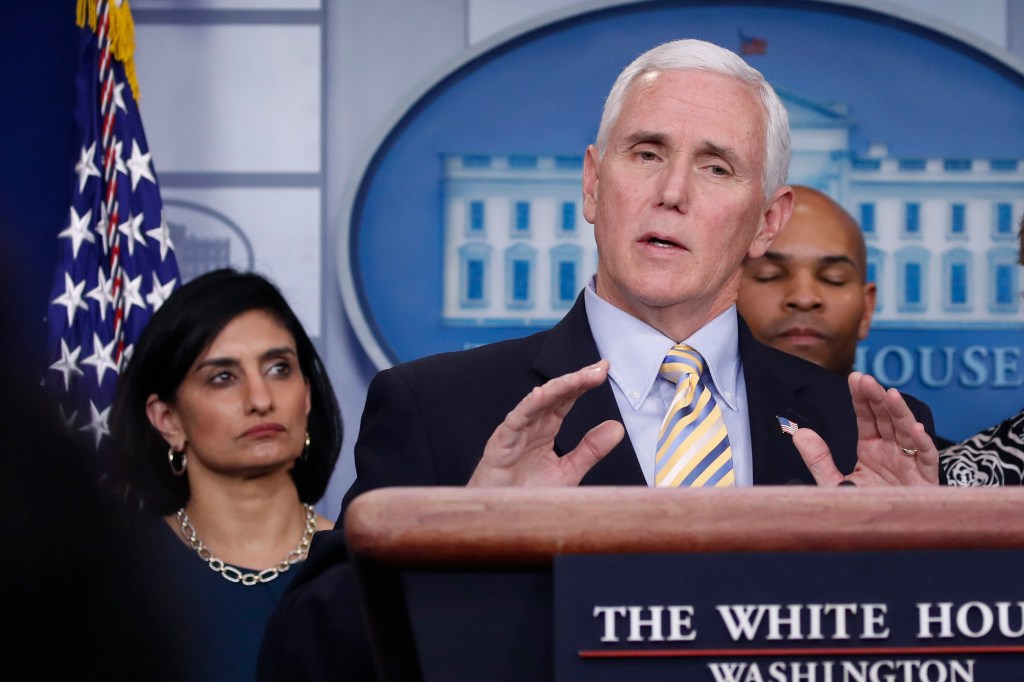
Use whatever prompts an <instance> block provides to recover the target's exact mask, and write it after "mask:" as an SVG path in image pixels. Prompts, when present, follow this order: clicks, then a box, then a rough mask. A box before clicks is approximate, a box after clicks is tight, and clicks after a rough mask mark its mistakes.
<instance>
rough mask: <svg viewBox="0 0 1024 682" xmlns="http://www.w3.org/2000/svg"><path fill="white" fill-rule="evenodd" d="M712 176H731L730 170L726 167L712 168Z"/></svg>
mask: <svg viewBox="0 0 1024 682" xmlns="http://www.w3.org/2000/svg"><path fill="white" fill-rule="evenodd" d="M711 174H712V175H721V176H725V175H728V174H729V169H728V168H726V167H725V166H711Z"/></svg>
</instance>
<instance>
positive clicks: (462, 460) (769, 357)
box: [261, 295, 934, 679]
mask: <svg viewBox="0 0 1024 682" xmlns="http://www.w3.org/2000/svg"><path fill="white" fill-rule="evenodd" d="M739 334H740V336H739V352H740V359H741V361H742V363H743V371H744V376H745V381H746V387H747V405H748V411H749V415H750V436H751V445H752V450H753V473H754V483H755V484H756V485H779V484H791V483H798V484H813V483H814V479H813V477H812V476H811V474H810V472H809V471H808V469H807V467H806V466H805V465H804V463H803V460H801V458H800V455H799V453H798V452H797V450H796V447H795V446H794V445H793V443H792V438H791V437H790V436H789V435H787V434H785V433H783V432H782V430H781V429H780V427H779V423H778V417H780V416H781V417H787V418H789V419H790V420H792V421H794V422H796V423H797V424H798V425H799V426H801V427H810V428H812V429H814V430H815V431H816V432H817V433H818V434H819V435H821V437H822V438H824V439H825V442H827V443H828V444H829V446H830V448H831V450H832V454H833V456H834V458H835V461H836V465H837V466H838V467H839V469H840V470H842V471H851V470H852V469H853V467H854V465H855V463H856V459H857V456H856V446H857V423H856V417H855V415H854V412H853V404H852V401H851V398H850V392H849V387H848V385H847V382H846V380H845V379H843V378H842V377H839V376H837V375H835V374H833V373H832V372H830V371H828V370H825V369H822V368H821V367H818V366H817V365H815V364H813V363H810V362H807V361H806V360H802V359H800V358H797V357H795V356H792V355H788V354H786V353H783V352H781V351H777V350H775V349H773V348H770V347H768V346H766V345H764V344H762V343H760V342H759V341H757V340H755V339H754V337H753V335H752V334H751V333H750V330H749V328H748V327H747V325H746V323H745V322H743V320H742V319H740V321H739ZM598 360H600V357H599V355H598V352H597V345H596V344H595V342H594V338H593V335H592V334H591V331H590V325H589V322H588V320H587V315H586V310H585V306H584V304H583V296H582V295H581V296H580V297H579V298H578V299H577V301H576V304H575V306H574V307H573V308H572V310H570V311H569V313H568V314H567V315H566V316H565V317H564V318H563V319H562V320H561V321H560V322H559V323H558V324H557V325H555V326H554V327H553V328H551V329H550V330H547V331H543V332H540V333H537V334H534V335H532V336H528V337H525V338H521V339H514V340H510V341H503V342H499V343H494V344H490V345H487V346H481V347H479V348H475V349H472V350H466V351H460V352H455V353H444V354H440V355H434V356H431V357H427V358H423V359H420V360H415V361H412V362H408V363H404V364H400V365H396V366H395V367H392V368H390V369H387V370H384V371H382V372H380V373H378V374H377V376H376V377H375V378H374V379H373V381H372V382H371V384H370V387H369V391H368V393H367V399H366V406H365V409H364V411H363V418H362V422H361V424H360V428H359V437H358V439H357V441H356V445H355V460H356V481H355V483H354V484H353V485H352V487H351V488H350V489H349V491H348V493H347V494H346V495H345V498H344V501H343V502H342V511H341V515H340V516H339V518H338V523H337V528H338V529H339V530H334V531H329V532H327V533H317V534H316V537H315V538H314V544H313V547H312V549H311V551H310V554H309V558H308V559H307V561H306V562H305V564H304V565H303V566H302V568H301V572H300V574H299V575H297V576H296V578H295V580H294V582H293V586H292V588H291V589H290V591H289V593H288V594H287V595H286V596H285V598H284V599H283V600H282V602H281V604H280V606H279V607H278V611H277V612H276V613H275V615H274V616H273V617H272V618H271V624H270V627H269V628H268V631H267V634H266V636H265V638H264V644H263V651H262V657H261V675H262V676H263V677H262V679H274V674H275V673H277V672H278V671H280V674H285V673H286V672H288V671H290V672H291V674H293V675H296V679H299V678H302V679H321V676H322V677H323V678H324V679H326V678H329V677H330V675H331V671H332V670H333V671H334V674H337V673H338V671H345V670H348V671H351V672H355V670H353V666H354V665H356V661H355V660H354V657H356V656H358V655H359V653H360V651H361V649H362V647H365V646H366V643H365V640H360V641H359V642H357V641H355V640H352V639H351V638H352V637H353V636H359V633H358V626H357V625H353V624H351V623H348V624H343V623H342V622H341V620H342V619H341V615H342V613H343V612H344V611H345V610H347V609H349V608H351V609H355V608H356V605H355V596H354V589H353V588H352V587H351V585H349V586H347V587H345V586H344V582H345V581H346V580H349V577H347V576H344V573H345V570H344V568H342V565H343V563H344V562H345V561H346V560H347V557H346V552H345V548H344V538H343V536H342V531H341V530H340V529H341V528H342V527H343V524H342V522H343V520H344V514H345V510H346V509H347V508H348V505H349V503H350V502H351V501H352V500H353V499H354V498H355V497H356V496H357V495H359V494H361V493H364V492H367V491H369V490H373V489H375V488H380V487H386V486H424V485H428V486H429V485H444V486H461V485H465V484H466V482H467V481H468V480H469V478H470V476H471V475H472V473H473V471H474V469H475V468H476V465H477V463H478V462H479V460H480V456H481V455H482V454H483V450H484V445H485V444H486V443H487V439H488V438H490V436H491V433H492V432H493V431H494V429H495V427H497V425H498V424H500V423H501V422H502V420H504V418H505V415H506V414H507V413H508V412H509V411H511V410H512V408H513V407H515V405H516V404H517V403H518V402H519V401H520V400H522V398H523V397H524V396H526V394H527V393H529V392H530V390H531V389H533V388H534V387H536V386H540V385H541V384H543V383H544V382H546V381H548V380H549V379H553V378H555V377H557V376H561V375H563V374H566V373H568V372H572V371H575V370H577V369H580V368H581V367H585V366H587V365H590V364H593V363H595V362H597V361H598ZM908 402H909V403H910V404H911V409H913V410H914V412H915V415H916V416H917V418H918V420H920V421H921V422H922V423H923V424H924V425H925V427H926V428H927V429H928V431H929V433H934V427H933V425H932V417H931V412H930V411H929V410H928V408H927V407H926V406H925V405H924V404H923V403H920V402H919V401H916V400H913V399H909V400H908ZM607 419H615V420H618V421H621V416H620V414H619V410H618V406H617V404H616V402H615V397H614V395H613V394H612V389H611V385H610V384H609V383H608V382H605V383H604V384H602V385H601V386H599V387H597V388H595V389H593V390H591V391H589V392H587V393H586V394H584V395H583V396H582V397H580V398H579V399H578V400H577V401H576V404H575V405H574V406H573V408H572V409H571V410H570V411H569V413H568V415H567V416H566V418H565V420H564V422H563V424H562V428H561V430H560V431H559V433H558V435H557V437H556V439H555V448H556V450H557V451H558V452H559V453H565V452H569V451H571V450H572V449H573V448H574V447H576V445H577V444H578V443H579V441H580V439H581V438H582V437H583V435H584V434H585V433H586V432H587V431H588V430H590V429H591V428H593V427H594V426H596V425H597V424H599V423H601V422H602V421H605V420H607ZM582 484H583V485H646V482H645V480H644V476H643V473H642V471H641V469H640V465H639V462H638V460H637V457H636V454H635V452H634V450H633V446H632V444H631V443H630V440H629V437H628V436H627V437H626V438H624V439H623V441H622V442H621V443H620V444H619V445H618V446H617V447H616V448H615V449H614V450H613V451H612V452H611V453H609V454H608V455H607V456H606V457H605V458H604V459H603V460H602V461H601V462H599V463H598V464H597V465H596V466H595V467H594V468H593V469H592V470H591V471H590V472H589V473H588V474H587V475H586V476H585V477H584V478H583V482H582ZM343 638H349V640H348V644H350V645H351V647H342V641H341V640H342V639H343ZM318 642H319V644H318ZM362 653H363V655H366V652H362ZM359 665H360V666H363V665H368V661H361V662H359ZM359 670H363V668H362V667H360V668H359ZM298 671H302V672H301V673H298V674H297V672H298ZM365 674H366V675H368V677H366V678H361V677H358V676H356V677H353V679H371V677H369V675H370V673H369V672H368V671H367V672H365ZM306 675H308V676H309V677H306Z"/></svg>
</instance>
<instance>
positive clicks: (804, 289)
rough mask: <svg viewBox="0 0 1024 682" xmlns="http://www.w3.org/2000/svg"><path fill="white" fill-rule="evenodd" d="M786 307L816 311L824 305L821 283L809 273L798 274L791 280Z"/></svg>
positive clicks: (787, 291)
mask: <svg viewBox="0 0 1024 682" xmlns="http://www.w3.org/2000/svg"><path fill="white" fill-rule="evenodd" d="M784 302H785V305H786V307H788V308H794V309H796V310H816V309H818V308H821V307H822V306H823V305H824V298H823V297H822V295H821V282H819V281H818V278H817V277H815V276H814V274H813V273H809V272H798V273H796V274H794V275H792V276H791V277H790V278H789V286H788V287H787V289H786V297H785V300H784Z"/></svg>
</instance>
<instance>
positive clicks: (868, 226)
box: [860, 204, 875, 235]
mask: <svg viewBox="0 0 1024 682" xmlns="http://www.w3.org/2000/svg"><path fill="white" fill-rule="evenodd" d="M860 229H861V231H863V232H864V234H866V235H873V234H874V233H875V205H874V204H861V205H860Z"/></svg>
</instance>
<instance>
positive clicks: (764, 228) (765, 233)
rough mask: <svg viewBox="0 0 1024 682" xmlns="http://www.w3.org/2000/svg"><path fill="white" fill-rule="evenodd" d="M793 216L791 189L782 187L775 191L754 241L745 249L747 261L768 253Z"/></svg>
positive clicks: (787, 186)
mask: <svg viewBox="0 0 1024 682" xmlns="http://www.w3.org/2000/svg"><path fill="white" fill-rule="evenodd" d="M791 215H793V188H792V187H790V186H789V185H783V186H782V187H780V188H778V189H777V190H775V195H774V196H773V197H772V200H771V201H770V202H768V204H767V208H765V211H764V216H763V219H762V220H761V226H760V227H759V228H758V230H757V234H755V235H754V240H753V241H752V242H751V243H750V248H749V249H747V259H748V260H750V259H753V258H760V257H761V256H763V255H764V254H765V252H767V251H768V247H769V246H771V245H772V242H773V241H775V238H776V237H777V236H778V235H779V231H780V230H782V228H783V227H785V225H786V223H788V222H789V217H790V216H791Z"/></svg>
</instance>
